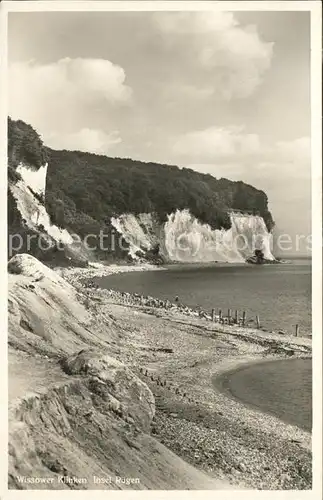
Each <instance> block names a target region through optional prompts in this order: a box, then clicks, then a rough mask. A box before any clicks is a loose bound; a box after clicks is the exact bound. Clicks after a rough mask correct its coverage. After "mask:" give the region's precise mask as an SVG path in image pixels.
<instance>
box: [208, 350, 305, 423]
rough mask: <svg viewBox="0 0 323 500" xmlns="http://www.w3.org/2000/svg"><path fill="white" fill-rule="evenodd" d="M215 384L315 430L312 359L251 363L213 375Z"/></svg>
mask: <svg viewBox="0 0 323 500" xmlns="http://www.w3.org/2000/svg"><path fill="white" fill-rule="evenodd" d="M212 383H213V385H214V386H215V387H216V388H217V389H218V390H220V391H221V392H223V393H225V394H227V395H228V396H229V397H231V398H234V399H236V400H237V401H240V402H241V403H243V404H245V405H247V406H250V407H252V408H255V409H258V410H261V411H263V412H265V413H268V414H271V415H273V416H275V417H278V418H279V419H281V420H283V421H284V422H286V423H289V424H292V425H296V426H298V427H300V428H302V429H304V430H306V431H309V432H311V430H312V359H309V358H306V359H304V358H303V359H288V360H275V361H264V362H259V363H253V364H248V365H244V366H241V367H240V368H236V369H235V370H231V371H228V372H225V373H223V374H221V375H219V376H217V377H214V378H213V379H212Z"/></svg>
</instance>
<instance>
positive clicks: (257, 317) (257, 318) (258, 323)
mask: <svg viewBox="0 0 323 500" xmlns="http://www.w3.org/2000/svg"><path fill="white" fill-rule="evenodd" d="M256 322H257V328H258V329H259V328H260V319H259V316H258V315H257V316H256Z"/></svg>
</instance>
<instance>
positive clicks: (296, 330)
mask: <svg viewBox="0 0 323 500" xmlns="http://www.w3.org/2000/svg"><path fill="white" fill-rule="evenodd" d="M298 332H299V325H296V328H295V337H298Z"/></svg>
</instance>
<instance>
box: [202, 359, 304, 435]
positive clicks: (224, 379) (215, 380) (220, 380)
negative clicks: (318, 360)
mask: <svg viewBox="0 0 323 500" xmlns="http://www.w3.org/2000/svg"><path fill="white" fill-rule="evenodd" d="M297 360H304V361H311V362H312V356H298V357H292V358H289V359H276V358H273V359H270V358H267V359H262V360H260V361H259V360H251V361H247V362H241V363H238V364H236V365H235V366H234V367H231V368H230V369H228V368H227V369H225V370H223V371H222V372H220V373H217V374H214V375H213V376H212V377H211V380H212V384H213V386H214V388H215V389H216V390H218V391H220V392H222V393H223V394H225V395H227V396H228V397H229V398H231V399H233V400H234V401H236V402H238V403H240V404H242V405H244V406H246V407H248V408H250V409H252V410H255V411H259V412H262V413H264V414H266V415H271V416H273V417H276V418H279V419H280V420H281V421H283V422H285V423H286V424H288V425H297V424H295V423H293V422H290V421H289V420H288V419H286V418H285V419H284V418H283V417H282V416H278V415H277V414H275V411H273V410H268V409H267V410H266V409H264V408H263V406H261V405H259V403H258V404H257V403H255V402H254V401H247V399H246V398H245V397H244V396H243V395H241V393H240V395H237V394H235V393H234V392H233V391H232V387H231V384H230V382H231V379H232V377H233V378H234V377H235V376H236V375H237V374H239V373H241V372H242V371H244V370H249V371H250V369H253V368H256V369H257V368H259V367H260V368H261V367H264V365H267V366H265V367H264V368H265V369H266V368H267V367H268V365H269V366H270V365H273V366H275V364H276V363H293V362H296V361H297ZM277 368H279V365H278V366H277ZM300 428H301V429H303V430H304V431H306V432H311V430H309V429H307V426H304V425H302V426H300Z"/></svg>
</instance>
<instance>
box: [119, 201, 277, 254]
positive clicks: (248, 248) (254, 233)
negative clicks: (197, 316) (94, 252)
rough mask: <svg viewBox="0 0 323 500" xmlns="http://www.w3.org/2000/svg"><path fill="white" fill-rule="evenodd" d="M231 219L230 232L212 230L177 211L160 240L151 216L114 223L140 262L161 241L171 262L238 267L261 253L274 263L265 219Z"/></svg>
mask: <svg viewBox="0 0 323 500" xmlns="http://www.w3.org/2000/svg"><path fill="white" fill-rule="evenodd" d="M230 218H231V228H230V229H215V230H213V229H212V228H211V227H210V226H209V225H208V224H201V223H200V222H199V221H198V220H197V219H196V218H195V217H194V216H192V215H191V214H190V212H189V210H176V212H174V213H172V214H170V215H169V216H168V220H167V222H166V223H165V224H164V227H163V228H162V229H160V228H159V236H157V235H156V231H155V228H156V225H154V223H153V218H152V216H151V215H150V214H140V215H138V216H136V217H135V216H134V215H132V214H123V215H122V216H120V217H118V218H117V219H114V220H113V221H112V222H113V225H114V227H115V228H116V229H117V230H118V232H119V233H121V234H122V235H123V237H124V238H125V240H126V241H127V242H128V243H129V244H130V250H129V253H130V255H131V256H132V257H134V258H138V256H137V254H136V252H138V251H142V249H144V250H150V249H151V248H153V247H154V246H155V245H156V241H158V240H159V243H160V251H161V253H162V254H163V255H164V257H165V258H166V259H168V260H171V261H180V262H214V261H218V262H237V263H238V262H245V261H246V259H247V258H248V257H251V256H252V255H253V254H254V252H255V250H262V251H263V253H264V257H265V259H268V260H274V256H273V255H272V253H271V234H270V233H269V232H268V230H267V227H266V224H265V222H264V220H263V218H262V217H260V216H256V215H249V214H244V213H241V214H240V213H231V214H230ZM160 235H162V236H161V237H160Z"/></svg>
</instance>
